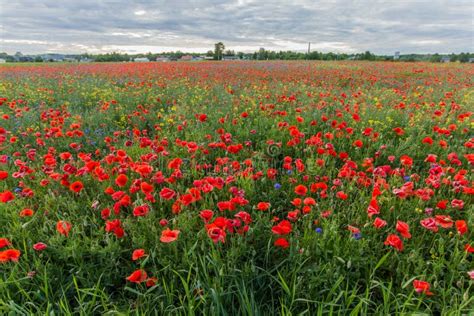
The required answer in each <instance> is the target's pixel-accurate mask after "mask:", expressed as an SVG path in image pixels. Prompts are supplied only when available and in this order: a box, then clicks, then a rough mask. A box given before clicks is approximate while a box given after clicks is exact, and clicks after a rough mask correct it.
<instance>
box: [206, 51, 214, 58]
mask: <svg viewBox="0 0 474 316" xmlns="http://www.w3.org/2000/svg"><path fill="white" fill-rule="evenodd" d="M206 56H207V57H213V56H214V52H213V51H212V50H208V51H207V53H206Z"/></svg>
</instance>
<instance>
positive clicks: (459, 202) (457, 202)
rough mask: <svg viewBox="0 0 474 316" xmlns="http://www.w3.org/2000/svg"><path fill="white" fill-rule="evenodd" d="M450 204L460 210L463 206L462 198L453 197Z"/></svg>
mask: <svg viewBox="0 0 474 316" xmlns="http://www.w3.org/2000/svg"><path fill="white" fill-rule="evenodd" d="M451 206H452V207H453V208H456V209H458V210H462V209H463V208H464V201H463V200H457V199H454V200H452V201H451Z"/></svg>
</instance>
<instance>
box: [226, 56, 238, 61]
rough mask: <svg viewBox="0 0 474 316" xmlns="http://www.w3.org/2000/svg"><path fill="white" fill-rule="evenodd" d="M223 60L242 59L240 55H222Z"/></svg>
mask: <svg viewBox="0 0 474 316" xmlns="http://www.w3.org/2000/svg"><path fill="white" fill-rule="evenodd" d="M222 60H240V58H239V56H222Z"/></svg>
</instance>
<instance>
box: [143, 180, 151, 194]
mask: <svg viewBox="0 0 474 316" xmlns="http://www.w3.org/2000/svg"><path fill="white" fill-rule="evenodd" d="M140 189H141V190H142V192H143V193H145V194H150V193H151V192H153V190H154V188H153V186H152V185H151V184H149V183H146V182H142V183H140Z"/></svg>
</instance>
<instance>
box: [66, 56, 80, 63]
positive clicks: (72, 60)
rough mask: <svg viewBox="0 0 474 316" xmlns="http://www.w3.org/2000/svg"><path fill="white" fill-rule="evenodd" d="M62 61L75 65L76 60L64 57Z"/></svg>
mask: <svg viewBox="0 0 474 316" xmlns="http://www.w3.org/2000/svg"><path fill="white" fill-rule="evenodd" d="M64 61H66V62H69V63H75V62H77V59H76V58H71V57H64Z"/></svg>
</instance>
